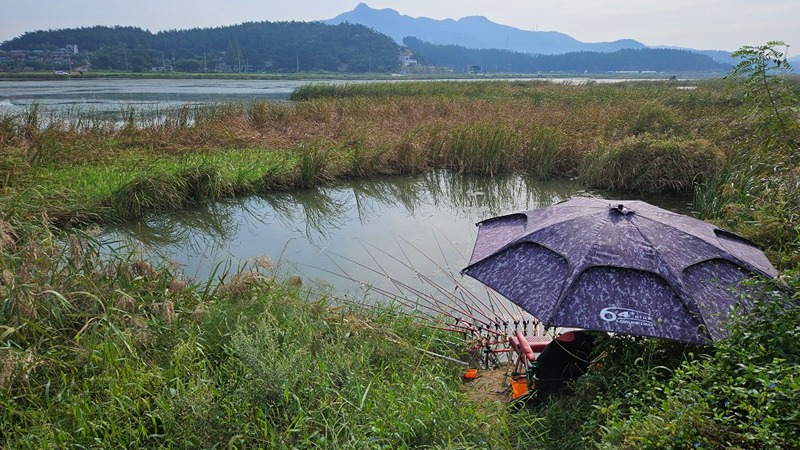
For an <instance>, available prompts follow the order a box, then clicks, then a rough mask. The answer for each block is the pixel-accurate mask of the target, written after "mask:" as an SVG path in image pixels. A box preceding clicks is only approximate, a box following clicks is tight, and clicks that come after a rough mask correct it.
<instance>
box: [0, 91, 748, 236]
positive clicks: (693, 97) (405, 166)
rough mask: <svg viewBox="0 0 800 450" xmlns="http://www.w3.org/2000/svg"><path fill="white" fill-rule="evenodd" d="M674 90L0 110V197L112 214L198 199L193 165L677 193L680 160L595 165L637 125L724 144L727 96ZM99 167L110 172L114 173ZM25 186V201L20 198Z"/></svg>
mask: <svg viewBox="0 0 800 450" xmlns="http://www.w3.org/2000/svg"><path fill="white" fill-rule="evenodd" d="M681 87H687V86H683V85H678V84H675V83H666V82H646V83H633V84H623V85H616V84H614V85H610V84H609V85H602V84H596V83H595V84H588V85H580V86H566V85H558V84H553V83H550V82H543V81H511V82H500V81H487V82H411V83H407V82H403V83H399V82H398V83H383V84H375V83H369V84H352V85H345V86H324V85H319V86H315V85H311V86H309V87H304V88H301V89H299V90H298V91H297V92H296V93H295V97H296V98H298V99H302V100H299V101H297V102H296V103H271V102H254V103H250V104H218V105H199V106H193V107H182V108H178V109H173V110H141V111H137V110H135V109H132V108H128V109H125V110H123V111H120V112H119V113H118V114H111V115H108V114H94V115H93V114H91V113H90V114H88V115H86V116H83V117H80V118H79V117H78V115H77V114H75V113H69V114H66V115H65V116H58V115H56V114H55V113H54V112H52V111H51V112H48V111H44V110H43V109H42V108H41V107H39V106H37V105H34V106H33V107H31V108H30V109H29V110H28V111H26V112H24V113H21V114H18V115H16V116H13V115H7V116H5V117H3V118H2V119H0V124H2V126H1V127H0V142H2V145H0V153H1V154H2V156H3V158H2V161H3V162H2V164H1V165H0V183H2V186H5V187H6V189H7V190H8V191H9V195H8V196H6V198H4V199H3V201H10V202H12V203H15V204H22V205H25V204H28V205H30V207H28V208H23V211H25V214H26V215H27V216H29V217H40V216H41V215H42V214H43V213H47V214H49V215H52V216H53V217H58V220H57V222H58V223H73V222H76V221H75V220H71V219H69V218H68V216H69V215H70V214H74V215H75V216H76V217H78V218H80V217H81V216H91V217H99V218H102V219H103V220H106V221H108V220H120V219H125V218H130V217H135V216H137V215H140V214H142V213H143V212H144V211H146V210H148V209H152V210H162V209H164V208H175V207H178V208H180V207H184V206H185V205H186V204H188V203H191V202H194V201H201V200H202V198H201V197H200V196H198V195H196V194H199V193H200V192H186V189H187V188H186V186H187V183H188V184H191V183H192V182H193V179H192V176H191V175H190V174H192V173H195V174H197V173H201V172H202V173H203V174H204V175H203V176H202V177H201V178H202V179H206V180H208V182H209V183H211V184H213V185H214V186H212V187H211V188H210V189H209V190H208V191H207V194H208V195H209V198H218V197H220V196H228V195H234V194H236V193H247V192H263V191H264V190H269V189H275V188H290V187H309V186H313V185H315V184H319V183H324V182H328V181H331V180H335V179H338V178H347V177H365V176H380V175H385V174H401V173H418V172H423V171H428V170H431V169H434V168H449V169H451V170H454V171H458V172H464V173H478V174H486V175H492V174H497V173H501V172H502V173H507V172H527V173H533V174H535V175H536V176H538V177H539V178H543V179H546V178H549V177H562V176H569V177H575V176H578V175H583V178H584V179H587V180H588V179H591V184H592V185H595V186H598V187H603V188H613V189H621V190H632V191H653V192H660V191H677V192H688V191H691V190H692V189H693V186H694V183H696V182H702V181H703V180H704V179H705V178H707V177H708V176H710V171H711V170H713V168H714V166H713V164H697V163H688V162H687V163H686V164H689V165H691V166H692V168H693V170H694V171H693V172H692V173H691V174H689V175H688V178H689V180H688V181H687V174H685V173H684V169H685V166H686V164H684V163H682V162H680V161H676V164H674V165H671V166H665V168H664V170H662V171H661V172H659V173H657V174H648V175H647V177H648V182H647V183H642V182H641V180H638V179H635V177H634V176H632V175H630V174H629V173H626V172H625V171H621V172H618V173H616V174H615V175H613V176H612V175H611V174H610V173H607V171H606V169H604V167H607V166H609V165H614V164H615V163H614V162H613V161H611V159H613V158H614V157H615V156H613V155H616V154H619V152H620V151H622V152H625V148H626V146H627V147H630V146H631V145H633V144H631V143H632V142H635V141H632V140H631V139H634V138H633V137H636V136H639V135H642V134H658V135H660V136H664V137H663V138H660V140H661V141H665V140H672V141H673V142H672V143H671V144H670V145H661V146H658V145H650V147H652V150H653V152H655V153H658V152H660V151H661V150H663V149H665V148H684V149H688V150H687V151H685V152H678V153H674V152H673V153H672V154H671V156H665V158H672V159H676V158H677V159H680V158H683V157H689V156H690V154H691V155H693V154H694V153H697V152H695V150H696V149H697V148H702V149H706V148H725V143H726V142H728V141H729V140H730V139H734V138H736V136H737V135H736V133H737V131H736V129H735V127H730V126H729V124H730V123H732V122H733V120H732V113H731V110H730V108H729V106H728V105H729V104H730V103H731V102H732V101H733V100H731V99H730V98H729V97H730V96H731V95H732V94H730V93H727V92H725V91H722V90H720V89H717V88H715V86H714V85H713V84H710V85H706V84H704V83H700V84H698V85H695V86H690V87H692V88H695V89H678V88H681ZM709 97H710V98H711V99H710V100H709ZM721 128H724V129H726V130H728V131H726V132H724V133H721V132H719V131H718V130H719V129H721ZM732 128H733V129H732ZM709 130H711V131H709ZM712 131H713V132H712ZM745 132H746V129H745V130H741V133H745ZM626 139H627V140H626ZM639 139H641V138H639ZM640 144H641V143H640ZM645 146H647V145H645ZM639 147H641V145H639ZM660 149H661V150H660ZM611 150H613V151H611ZM664 151H665V152H666V150H664ZM700 153H706V154H707V155H710V154H711V153H713V152H712V151H710V150H708V151H706V150H703V151H701V152H700ZM204 160H205V161H212V162H210V163H205V162H204ZM595 165H598V167H595ZM668 169H669V170H668ZM95 173H96V175H95ZM589 173H591V174H593V175H591V176H588V175H586V174H589ZM112 174H119V177H118V179H117V180H116V182H115V180H114V177H113V175H112ZM203 177H205V178H203ZM653 177H655V178H653ZM148 178H152V180H150V181H147V179H148ZM101 179H102V180H101ZM76 184H78V185H80V184H83V185H81V186H76ZM89 191H91V194H88V192H89ZM32 192H35V194H32ZM32 195H33V196H36V197H38V198H40V199H41V201H37V202H33V203H32V202H30V201H27V200H26V199H28V198H30V197H31V196H32ZM154 198H157V199H158V202H155V201H154V200H153V199H154ZM33 205H37V206H39V207H40V206H42V205H45V206H44V208H43V209H44V210H42V208H36V207H34V206H33ZM63 205H66V207H65V206H63ZM78 205H83V208H85V210H84V211H81V210H80V209H81V207H80V206H78ZM70 211H72V212H70ZM78 222H79V221H78Z"/></svg>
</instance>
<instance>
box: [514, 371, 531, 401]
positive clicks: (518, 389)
mask: <svg viewBox="0 0 800 450" xmlns="http://www.w3.org/2000/svg"><path fill="white" fill-rule="evenodd" d="M527 392H528V379H527V378H525V377H524V376H521V377H512V378H511V398H512V399H515V398H519V397H521V396H523V395H525V394H526V393H527Z"/></svg>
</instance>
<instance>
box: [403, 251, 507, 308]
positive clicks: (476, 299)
mask: <svg viewBox="0 0 800 450" xmlns="http://www.w3.org/2000/svg"><path fill="white" fill-rule="evenodd" d="M434 239H435V240H436V245H437V247H438V248H439V253H440V254H441V255H442V258H445V259H446V257H445V255H444V249H442V246H441V243H440V242H439V238H438V237H436V236H434ZM403 240H404V241H405V242H406V243H407V244H409V245H411V247H412V248H414V249H416V247H414V245H413V244H411V243H410V242H408V241H407V240H405V239H403ZM448 242H449V241H448ZM452 247H453V249H454V250H455V251H457V252H459V253H460V254H461V256H462V257H464V254H463V253H461V249H459V248H458V247H456V246H455V245H453V246H452ZM417 251H418V252H419V253H420V254H421V255H422V256H423V257H425V258H426V259H428V261H430V262H431V263H433V264H434V265H436V266H437V267H439V269H440V271H441V272H442V274H444V276H446V277H448V278H449V279H450V281H452V282H453V283H454V284H456V285H457V286H463V285H462V283H461V281H460V280H458V279H457V278H456V277H455V276H454V275H453V274H452V272H450V271H447V270H444V269H443V268H442V267H441V266H439V265H438V264H437V263H436V261H434V260H433V258H431V257H430V256H428V255H427V254H425V253H423V252H420V251H419V250H418V249H417ZM463 292H464V290H463V289H462V293H463ZM466 292H467V295H469V297H470V300H471V301H472V303H473V304H475V302H477V303H479V304H480V305H481V306H482V307H484V308H488V309H490V310H491V311H492V312H493V313H494V315H495V316H497V313H496V311H495V306H494V303H492V301H491V298H489V303H490V304H489V305H488V306H487V305H486V304H485V303H484V302H483V301H482V300H481V299H480V297H478V296H477V295H475V294H474V293H473V292H471V291H469V290H466ZM464 301H465V302H466V299H464ZM506 313H507V314H508V315H509V316H511V313H510V312H509V311H508V310H506ZM503 322H505V321H503Z"/></svg>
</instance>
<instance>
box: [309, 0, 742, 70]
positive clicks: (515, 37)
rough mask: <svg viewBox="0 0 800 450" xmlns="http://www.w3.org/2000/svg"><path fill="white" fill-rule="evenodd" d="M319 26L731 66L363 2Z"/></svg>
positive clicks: (437, 41)
mask: <svg viewBox="0 0 800 450" xmlns="http://www.w3.org/2000/svg"><path fill="white" fill-rule="evenodd" d="M323 22H324V23H327V24H331V25H336V24H340V23H343V22H350V23H358V24H361V25H365V26H367V27H370V28H372V29H374V30H375V31H378V32H380V33H383V34H386V35H387V36H389V37H390V38H392V39H394V40H395V42H397V43H399V44H402V42H403V38H405V37H407V36H413V37H416V38H418V39H420V40H422V41H425V42H429V43H431V44H434V45H458V46H462V47H465V48H470V49H498V50H508V51H513V52H520V53H530V54H541V55H554V54H564V53H571V52H581V51H592V52H602V53H610V52H615V51H618V50H624V49H643V48H669V49H680V50H689V51H692V52H695V53H699V54H702V55H707V56H710V57H711V58H712V59H714V60H715V61H717V62H721V63H724V64H733V63H734V62H733V60H732V59H731V58H730V52H725V51H722V50H697V49H690V48H685V47H676V46H667V45H659V46H653V47H649V46H647V45H645V44H643V43H641V42H639V41H636V40H634V39H618V40H615V41H610V42H582V41H579V40H577V39H575V38H573V37H571V36H569V35H567V34H565V33H561V32H558V31H528V30H522V29H519V28H514V27H512V26H509V25H503V24H498V23H495V22H492V21H491V20H489V19H488V18H486V17H484V16H465V17H462V18H460V19H452V18H448V19H431V18H428V17H416V18H415V17H411V16H408V15H404V14H401V13H399V12H398V11H396V10H394V9H391V8H383V9H374V8H371V7H370V6H369V5H367V4H366V3H363V2H362V3H359V4H358V5H356V7H355V8H354V9H353V10H352V11H347V12H344V13H342V14H339V15H337V16H336V17H334V18H332V19H328V20H324V21H323Z"/></svg>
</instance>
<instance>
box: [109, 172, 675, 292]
mask: <svg viewBox="0 0 800 450" xmlns="http://www.w3.org/2000/svg"><path fill="white" fill-rule="evenodd" d="M575 195H587V193H586V192H584V191H582V190H581V188H580V187H579V186H578V184H577V183H575V182H571V181H549V182H541V181H536V180H533V179H531V178H526V177H522V176H501V177H492V178H488V177H475V176H461V175H453V174H450V173H447V172H435V173H429V174H425V175H417V176H407V177H394V178H382V179H373V180H353V181H347V182H343V183H339V184H336V185H333V186H329V187H318V188H314V189H308V190H299V191H291V192H279V193H271V194H266V195H259V196H251V197H246V198H240V199H230V200H224V201H220V202H216V203H212V204H208V205H202V206H198V207H195V208H192V209H189V210H186V211H181V212H177V213H170V214H158V215H152V216H149V217H146V218H143V219H141V220H137V221H133V222H130V223H126V224H122V225H119V226H114V227H110V228H108V229H106V230H105V231H104V232H103V234H102V235H101V239H102V240H104V241H108V242H109V244H108V245H109V247H119V246H122V245H125V246H135V247H138V248H139V249H141V251H143V252H145V253H146V254H148V255H150V256H149V257H150V258H151V259H161V260H166V261H172V262H176V263H178V264H180V266H181V267H182V268H183V270H184V273H185V274H186V275H187V276H190V277H197V278H199V279H200V280H204V279H208V277H209V276H211V275H212V274H214V273H217V274H219V273H221V272H223V271H224V269H225V268H233V269H235V268H237V267H241V266H242V265H243V264H244V261H246V260H248V259H250V260H252V259H255V258H261V257H265V256H266V257H268V258H269V259H270V260H271V261H273V262H275V263H277V266H278V267H279V268H280V269H281V272H283V273H290V274H299V275H300V276H302V278H303V281H304V283H306V285H314V284H315V283H321V284H323V285H325V286H330V287H333V288H335V289H336V290H337V291H338V292H347V291H353V290H355V288H356V287H357V286H358V285H359V284H362V283H363V284H365V285H372V286H376V287H378V288H379V289H382V290H387V291H397V290H398V282H399V284H403V285H408V286H414V287H415V289H424V290H429V289H431V288H432V286H431V284H432V283H433V284H436V285H438V286H448V287H453V280H452V279H450V278H449V276H450V275H448V274H451V275H455V276H456V277H457V278H459V280H460V276H459V275H458V272H459V271H460V270H461V269H462V268H463V267H464V266H465V265H466V263H467V261H468V259H469V256H470V253H471V248H472V243H473V242H474V240H475V236H476V232H477V227H476V226H475V223H476V222H478V221H480V220H483V219H486V218H489V217H492V216H495V215H499V214H507V213H512V212H516V211H522V210H526V209H532V208H538V207H544V206H548V205H551V204H554V203H556V202H558V201H561V200H564V199H567V198H570V197H572V196H575ZM647 200H649V201H651V202H653V203H656V204H660V205H661V206H663V207H666V208H669V209H673V210H678V211H680V212H686V210H687V209H688V207H687V205H686V203H685V202H684V201H681V200H676V199H653V198H650V199H647ZM387 275H388V276H387ZM428 278H430V279H428ZM434 289H435V288H434ZM406 293H407V291H406Z"/></svg>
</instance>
